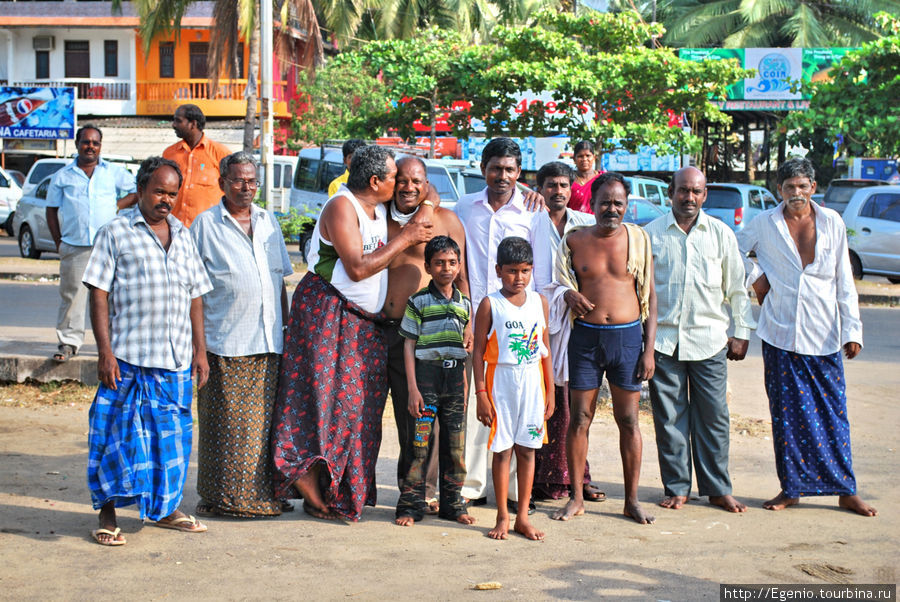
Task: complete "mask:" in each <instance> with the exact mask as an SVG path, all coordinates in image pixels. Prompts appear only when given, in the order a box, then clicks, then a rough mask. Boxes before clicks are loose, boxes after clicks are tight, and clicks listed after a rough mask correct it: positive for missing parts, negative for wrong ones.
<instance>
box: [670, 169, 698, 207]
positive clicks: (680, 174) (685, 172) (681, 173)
mask: <svg viewBox="0 0 900 602" xmlns="http://www.w3.org/2000/svg"><path fill="white" fill-rule="evenodd" d="M687 176H694V177H697V176H699V177H700V178H702V179H703V186H704V187H705V186H706V176H705V175H703V172H702V171H700V170H699V169H697V168H696V167H693V166H691V167H682V168H681V169H679V170H678V171H676V172H675V174H674V175H673V176H672V181H671V182H670V183H669V198H670V199H671V198H672V194H673V192H674V191H675V187H676V186H677V185H678V181H679V180H680V179H682V178H684V177H687Z"/></svg>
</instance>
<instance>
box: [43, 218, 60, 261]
mask: <svg viewBox="0 0 900 602" xmlns="http://www.w3.org/2000/svg"><path fill="white" fill-rule="evenodd" d="M44 216H45V217H46V218H47V229H48V230H50V237H51V238H52V239H53V243H54V244H55V245H56V252H57V253H59V243H61V242H62V234H60V231H59V207H47V208H46V209H45V210H44Z"/></svg>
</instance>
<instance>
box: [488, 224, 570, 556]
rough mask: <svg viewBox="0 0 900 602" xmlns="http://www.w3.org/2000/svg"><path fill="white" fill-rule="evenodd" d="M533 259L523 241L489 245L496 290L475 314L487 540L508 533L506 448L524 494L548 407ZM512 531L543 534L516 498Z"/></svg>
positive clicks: (545, 342) (542, 316) (543, 318)
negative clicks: (487, 432) (493, 500)
mask: <svg viewBox="0 0 900 602" xmlns="http://www.w3.org/2000/svg"><path fill="white" fill-rule="evenodd" d="M533 264H534V259H533V253H532V250H531V245H530V244H528V241H526V240H525V239H524V238H519V237H509V238H505V239H503V240H502V241H501V242H500V245H499V246H498V247H497V266H496V270H497V277H498V278H500V282H501V287H502V288H501V289H500V290H499V291H497V292H496V293H491V294H490V295H488V296H487V297H485V298H484V299H483V300H482V302H481V304H480V305H479V306H478V312H477V314H476V318H475V349H474V352H473V363H474V381H475V397H476V400H477V403H478V406H477V407H478V410H477V416H478V420H479V422H481V423H482V424H484V425H485V426H488V427H490V428H491V436H490V440H489V442H488V446H489V448H490V450H491V451H492V452H494V455H493V460H492V465H491V471H492V473H493V478H494V493H495V495H496V497H497V524H496V526H495V527H494V528H493V529H491V531H490V532H489V533H488V535H489V536H490V537H492V538H493V539H506V538H507V537H508V536H509V511H508V510H507V506H506V501H507V496H508V495H509V463H510V459H511V457H512V454H513V451H515V454H516V463H517V465H518V493H519V499H520V500H528V499H531V487H532V484H533V481H534V458H535V451H534V450H535V449H539V448H540V447H541V445H542V444H543V442H544V437H545V435H546V421H547V419H548V418H550V416H551V415H552V414H553V409H554V407H553V404H554V401H553V400H554V396H553V368H552V364H551V362H550V351H549V350H550V337H549V333H548V331H547V313H548V310H547V300H546V299H544V297H542V296H541V295H540V294H539V293H536V292H534V291H531V290H528V283H529V282H530V281H531V270H532V267H533ZM515 531H516V532H517V533H521V534H522V535H524V536H525V537H526V538H528V539H533V540H540V539H543V538H544V533H543V532H541V531H538V530H537V529H535V528H534V526H533V525H532V524H531V522H530V521H529V519H528V504H524V503H523V504H519V509H518V512H517V514H516V523H515Z"/></svg>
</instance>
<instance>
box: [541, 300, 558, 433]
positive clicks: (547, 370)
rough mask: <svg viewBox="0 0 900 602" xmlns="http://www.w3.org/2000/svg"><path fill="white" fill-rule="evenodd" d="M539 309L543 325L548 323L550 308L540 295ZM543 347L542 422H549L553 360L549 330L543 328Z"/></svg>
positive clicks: (552, 403)
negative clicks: (544, 354)
mask: <svg viewBox="0 0 900 602" xmlns="http://www.w3.org/2000/svg"><path fill="white" fill-rule="evenodd" d="M541 308H542V309H543V310H544V324H549V323H550V306H549V305H548V304H547V298H546V297H545V296H544V295H541ZM543 340H544V347H545V348H546V349H547V355H546V356H544V357H542V358H541V370H542V372H543V373H544V390H545V396H546V397H545V399H546V400H547V403H546V404H545V406H544V420H545V421H546V420H550V417H551V416H553V412H554V411H556V391H555V387H554V383H553V358H552V357H550V329H549V328H546V327H545V328H544V333H543Z"/></svg>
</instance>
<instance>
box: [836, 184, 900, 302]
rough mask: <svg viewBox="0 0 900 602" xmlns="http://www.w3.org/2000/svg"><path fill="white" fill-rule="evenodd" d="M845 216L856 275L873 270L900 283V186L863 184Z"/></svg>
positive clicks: (848, 205) (851, 262)
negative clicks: (867, 186)
mask: <svg viewBox="0 0 900 602" xmlns="http://www.w3.org/2000/svg"><path fill="white" fill-rule="evenodd" d="M843 217H844V223H845V224H846V226H847V239H848V243H849V247H850V265H851V266H852V267H853V277H854V278H862V277H863V275H865V274H873V275H877V276H886V277H887V279H888V280H890V281H891V282H892V283H894V284H900V186H896V185H891V186H872V187H869V188H860V189H859V190H857V191H856V192H854V193H853V196H852V197H851V198H850V202H849V203H847V208H846V209H845V210H844V214H843Z"/></svg>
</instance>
